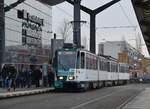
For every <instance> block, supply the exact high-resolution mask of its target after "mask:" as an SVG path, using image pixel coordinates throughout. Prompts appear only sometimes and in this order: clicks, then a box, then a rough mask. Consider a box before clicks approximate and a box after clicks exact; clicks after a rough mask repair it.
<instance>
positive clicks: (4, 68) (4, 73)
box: [1, 65, 8, 88]
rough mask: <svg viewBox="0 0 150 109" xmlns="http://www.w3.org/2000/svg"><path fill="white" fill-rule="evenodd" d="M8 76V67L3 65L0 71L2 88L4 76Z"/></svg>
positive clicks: (4, 80) (4, 84) (4, 83)
mask: <svg viewBox="0 0 150 109" xmlns="http://www.w3.org/2000/svg"><path fill="white" fill-rule="evenodd" d="M7 76H8V68H7V66H6V65H4V67H3V68H2V71H1V77H2V87H3V88H6V87H7V86H6V78H7Z"/></svg>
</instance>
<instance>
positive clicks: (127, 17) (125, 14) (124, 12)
mask: <svg viewBox="0 0 150 109" xmlns="http://www.w3.org/2000/svg"><path fill="white" fill-rule="evenodd" d="M119 7H120V8H121V10H122V12H123V14H124V16H125V17H126V19H127V21H128V22H129V24H130V25H132V26H133V23H132V22H131V20H130V18H129V16H128V15H127V13H126V11H125V10H124V8H123V6H122V5H121V3H120V2H119Z"/></svg>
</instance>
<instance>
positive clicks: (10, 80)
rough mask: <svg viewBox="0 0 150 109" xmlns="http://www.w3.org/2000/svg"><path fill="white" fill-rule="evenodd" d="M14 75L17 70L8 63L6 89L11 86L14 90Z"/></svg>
mask: <svg viewBox="0 0 150 109" xmlns="http://www.w3.org/2000/svg"><path fill="white" fill-rule="evenodd" d="M16 75H17V70H16V68H15V66H12V65H10V66H9V68H8V76H7V80H8V91H10V89H11V87H13V89H14V91H15V89H16Z"/></svg>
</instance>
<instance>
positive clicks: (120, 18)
mask: <svg viewBox="0 0 150 109" xmlns="http://www.w3.org/2000/svg"><path fill="white" fill-rule="evenodd" d="M109 1H111V0H82V2H81V4H82V5H84V6H86V7H88V8H90V9H95V8H97V7H99V6H102V5H104V4H105V3H108V2H109ZM52 12H53V32H56V33H57V32H58V28H59V26H60V24H61V22H62V21H63V19H68V20H69V21H72V20H73V7H72V5H70V4H69V3H67V2H64V3H62V4H59V5H56V6H54V7H53V11H52ZM81 20H84V21H87V23H86V24H84V25H82V33H81V34H82V38H86V39H87V41H88V43H89V15H88V14H86V13H84V12H82V14H81ZM118 26H138V27H137V28H118V29H114V28H111V29H103V28H99V27H118ZM96 27H97V28H98V29H97V30H96V34H97V40H96V43H97V44H98V43H100V42H103V41H115V40H117V41H120V40H122V39H123V37H125V39H126V41H128V42H129V43H130V44H131V45H132V46H134V47H135V37H136V36H137V35H140V36H141V37H142V44H143V46H142V48H143V49H142V52H143V54H144V55H145V56H149V55H148V52H147V49H146V46H144V44H145V43H144V41H143V36H142V34H141V31H140V29H139V25H138V22H137V19H136V16H135V13H134V10H133V7H132V4H131V0H121V1H120V2H119V3H117V4H114V5H113V6H111V7H109V8H108V9H106V10H104V11H103V12H101V13H100V14H98V15H97V17H96Z"/></svg>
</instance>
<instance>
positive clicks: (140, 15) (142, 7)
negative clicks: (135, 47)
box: [132, 0, 150, 54]
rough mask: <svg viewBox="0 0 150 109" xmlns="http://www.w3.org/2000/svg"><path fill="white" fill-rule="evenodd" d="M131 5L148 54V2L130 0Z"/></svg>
mask: <svg viewBox="0 0 150 109" xmlns="http://www.w3.org/2000/svg"><path fill="white" fill-rule="evenodd" d="M132 4H133V7H134V10H135V13H136V16H137V19H138V22H139V25H140V28H141V30H142V34H143V37H144V40H145V43H146V46H147V48H148V52H149V54H150V0H132Z"/></svg>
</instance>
